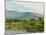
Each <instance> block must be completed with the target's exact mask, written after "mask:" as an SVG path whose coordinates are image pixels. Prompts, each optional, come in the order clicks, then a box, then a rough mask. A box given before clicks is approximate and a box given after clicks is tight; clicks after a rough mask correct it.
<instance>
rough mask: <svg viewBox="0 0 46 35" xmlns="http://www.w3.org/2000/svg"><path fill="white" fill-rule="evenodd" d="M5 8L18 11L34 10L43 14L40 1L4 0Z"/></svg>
mask: <svg viewBox="0 0 46 35" xmlns="http://www.w3.org/2000/svg"><path fill="white" fill-rule="evenodd" d="M6 9H8V10H13V11H19V12H34V13H39V14H43V4H42V3H27V2H16V0H6Z"/></svg>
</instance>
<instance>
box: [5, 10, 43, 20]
mask: <svg viewBox="0 0 46 35" xmlns="http://www.w3.org/2000/svg"><path fill="white" fill-rule="evenodd" d="M5 15H6V18H8V19H27V20H29V19H32V18H38V17H43V15H41V14H38V13H33V12H18V11H12V10H7V9H6V14H5Z"/></svg>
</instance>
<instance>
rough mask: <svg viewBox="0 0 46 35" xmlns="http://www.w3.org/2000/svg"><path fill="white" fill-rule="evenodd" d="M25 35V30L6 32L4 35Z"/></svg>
mask: <svg viewBox="0 0 46 35" xmlns="http://www.w3.org/2000/svg"><path fill="white" fill-rule="evenodd" d="M23 33H27V32H26V30H6V32H5V34H6V35H15V34H23Z"/></svg>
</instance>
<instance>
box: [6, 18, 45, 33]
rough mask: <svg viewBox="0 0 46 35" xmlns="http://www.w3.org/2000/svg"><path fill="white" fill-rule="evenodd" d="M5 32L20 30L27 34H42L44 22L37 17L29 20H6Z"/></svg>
mask: <svg viewBox="0 0 46 35" xmlns="http://www.w3.org/2000/svg"><path fill="white" fill-rule="evenodd" d="M5 22H6V30H7V29H9V30H12V29H14V30H21V29H25V30H26V31H27V32H43V31H44V20H43V18H41V17H39V18H37V19H34V18H32V19H30V20H26V19H25V20H16V19H7V18H6V21H5Z"/></svg>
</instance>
